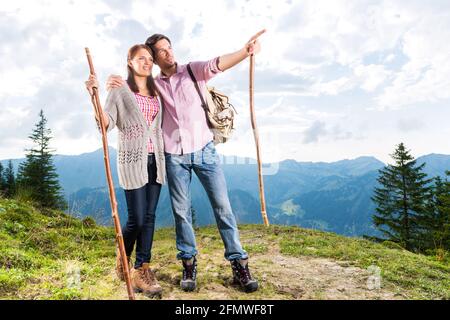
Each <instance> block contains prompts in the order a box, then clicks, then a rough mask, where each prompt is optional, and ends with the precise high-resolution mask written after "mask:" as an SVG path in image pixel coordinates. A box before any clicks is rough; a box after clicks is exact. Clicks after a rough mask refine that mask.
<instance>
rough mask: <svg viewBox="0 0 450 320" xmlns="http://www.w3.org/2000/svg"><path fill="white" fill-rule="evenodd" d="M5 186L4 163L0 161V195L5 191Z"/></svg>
mask: <svg viewBox="0 0 450 320" xmlns="http://www.w3.org/2000/svg"><path fill="white" fill-rule="evenodd" d="M5 188H6V182H5V178H4V176H3V165H2V163H1V162H0V196H1V195H3V194H4V193H5Z"/></svg>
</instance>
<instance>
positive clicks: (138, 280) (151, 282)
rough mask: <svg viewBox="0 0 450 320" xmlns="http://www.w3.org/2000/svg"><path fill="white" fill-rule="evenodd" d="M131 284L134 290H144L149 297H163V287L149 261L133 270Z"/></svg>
mask: <svg viewBox="0 0 450 320" xmlns="http://www.w3.org/2000/svg"><path fill="white" fill-rule="evenodd" d="M131 285H132V286H133V290H134V292H142V293H143V294H145V295H146V296H148V297H154V296H159V297H161V293H162V288H161V286H160V285H159V283H158V280H156V276H155V273H154V272H153V271H152V270H151V269H150V268H149V264H148V263H143V264H142V266H141V267H139V268H137V269H136V268H133V269H132V270H131Z"/></svg>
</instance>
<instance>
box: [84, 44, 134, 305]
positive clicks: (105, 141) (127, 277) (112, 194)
mask: <svg viewBox="0 0 450 320" xmlns="http://www.w3.org/2000/svg"><path fill="white" fill-rule="evenodd" d="M85 50H86V56H87V59H88V63H89V70H90V73H91V75H94V74H95V71H94V65H93V64H92V58H91V54H90V52H89V48H85ZM92 92H93V94H92V96H91V100H92V105H93V106H94V112H95V116H96V118H97V119H98V122H99V123H100V130H101V133H102V142H103V159H104V160H105V171H106V179H107V181H108V188H109V200H110V204H111V212H112V218H113V221H114V229H115V231H116V241H117V244H118V247H119V253H120V259H121V261H122V266H123V272H124V276H125V283H126V285H127V291H128V298H129V299H130V300H134V299H135V298H134V292H133V288H132V286H131V278H130V270H129V268H128V259H127V255H126V253H125V246H124V243H123V236H122V228H121V226H120V219H119V214H118V212H117V201H116V193H115V191H114V185H113V180H112V175H111V166H110V163H109V151H108V139H107V136H106V128H105V123H104V122H103V111H102V107H101V105H100V99H99V96H98V88H95V87H94V88H93V90H92Z"/></svg>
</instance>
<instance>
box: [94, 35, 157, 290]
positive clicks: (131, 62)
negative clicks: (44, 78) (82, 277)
mask: <svg viewBox="0 0 450 320" xmlns="http://www.w3.org/2000/svg"><path fill="white" fill-rule="evenodd" d="M152 67H153V57H152V54H151V50H150V48H148V47H147V46H146V45H142V44H138V45H135V46H133V47H131V48H130V49H129V50H128V62H127V68H128V78H127V81H126V82H127V84H128V85H127V86H126V85H124V86H122V87H120V88H115V89H112V90H111V91H110V92H109V94H108V97H107V99H106V104H105V110H104V112H103V115H104V123H105V126H106V128H107V131H108V132H109V131H110V130H112V129H113V128H114V127H115V126H117V128H118V130H119V139H118V155H117V168H118V176H119V183H120V186H121V187H122V188H123V189H124V190H125V198H126V202H127V208H128V220H127V223H126V226H125V228H124V229H123V240H124V244H125V251H126V254H127V258H128V262H130V256H131V253H132V252H133V248H134V245H135V244H136V261H135V264H134V268H132V269H131V273H130V274H131V281H132V285H133V288H134V290H135V291H137V292H143V293H144V294H146V295H149V296H154V295H160V294H161V292H162V288H161V286H160V285H159V284H158V281H157V280H156V277H155V274H154V273H153V271H152V270H151V269H150V268H149V263H150V258H151V248H152V242H153V233H154V229H155V211H156V206H157V204H158V199H159V194H160V191H161V185H162V184H164V183H165V160H164V145H163V138H162V132H161V114H162V112H161V108H160V103H159V101H158V98H157V90H156V87H155V84H154V82H153V77H152ZM86 87H87V89H88V90H89V92H90V93H91V94H92V88H93V87H97V88H98V81H97V78H96V76H94V75H91V76H90V77H89V80H88V81H86ZM116 272H117V275H118V277H119V278H120V279H121V280H123V279H124V275H123V267H122V264H121V261H120V257H119V254H117V260H116Z"/></svg>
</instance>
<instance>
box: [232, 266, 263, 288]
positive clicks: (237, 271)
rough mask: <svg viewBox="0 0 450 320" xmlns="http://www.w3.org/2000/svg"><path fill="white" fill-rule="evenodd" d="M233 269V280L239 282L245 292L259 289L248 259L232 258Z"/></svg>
mask: <svg viewBox="0 0 450 320" xmlns="http://www.w3.org/2000/svg"><path fill="white" fill-rule="evenodd" d="M231 269H232V270H233V282H234V283H235V284H239V285H240V286H241V288H243V289H244V291H245V292H253V291H256V290H258V281H256V279H253V278H252V276H251V274H250V270H249V268H248V259H243V260H241V259H235V260H231Z"/></svg>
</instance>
